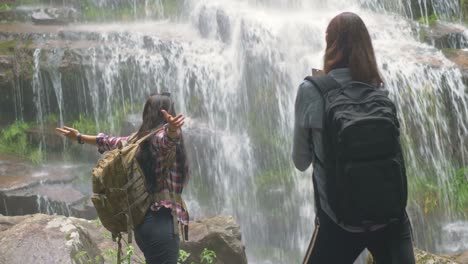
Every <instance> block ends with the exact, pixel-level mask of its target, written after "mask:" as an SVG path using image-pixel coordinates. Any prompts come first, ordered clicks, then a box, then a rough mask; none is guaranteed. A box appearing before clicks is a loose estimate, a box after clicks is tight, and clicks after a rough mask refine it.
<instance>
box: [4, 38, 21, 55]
mask: <svg viewBox="0 0 468 264" xmlns="http://www.w3.org/2000/svg"><path fill="white" fill-rule="evenodd" d="M17 42H18V41H17V40H16V39H12V40H6V41H2V42H0V55H8V54H12V53H13V52H14V51H15V47H16V45H17Z"/></svg>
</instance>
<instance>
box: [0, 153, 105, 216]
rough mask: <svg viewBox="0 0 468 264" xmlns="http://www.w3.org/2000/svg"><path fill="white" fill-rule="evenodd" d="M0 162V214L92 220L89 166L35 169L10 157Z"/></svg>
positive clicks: (57, 166) (93, 212) (3, 158)
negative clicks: (50, 215) (53, 215)
mask: <svg viewBox="0 0 468 264" xmlns="http://www.w3.org/2000/svg"><path fill="white" fill-rule="evenodd" d="M0 159H1V160H0V214H3V215H25V214H34V213H46V214H60V215H66V216H77V217H83V218H87V219H94V218H95V217H96V212H95V210H94V207H93V206H92V204H91V203H90V201H89V196H90V194H91V176H90V175H91V174H90V168H91V166H92V165H89V164H88V165H54V164H50V165H43V166H38V167H35V166H33V165H30V164H27V163H24V162H22V161H19V160H15V159H11V158H5V157H0Z"/></svg>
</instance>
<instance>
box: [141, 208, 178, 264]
mask: <svg viewBox="0 0 468 264" xmlns="http://www.w3.org/2000/svg"><path fill="white" fill-rule="evenodd" d="M135 240H136V243H137V245H138V247H139V248H140V249H141V251H143V254H144V255H145V259H146V263H147V264H177V259H178V258H179V243H180V241H179V237H178V236H176V235H174V223H173V221H172V215H171V210H170V209H167V208H165V207H161V209H159V211H157V212H154V211H151V210H148V212H147V213H146V216H145V220H144V221H143V223H141V224H140V225H139V226H137V227H136V228H135Z"/></svg>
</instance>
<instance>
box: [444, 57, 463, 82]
mask: <svg viewBox="0 0 468 264" xmlns="http://www.w3.org/2000/svg"><path fill="white" fill-rule="evenodd" d="M443 53H444V55H445V56H446V57H447V58H448V59H449V60H451V61H452V62H454V63H455V64H456V65H457V66H458V67H459V68H460V71H461V72H462V74H463V82H464V83H465V86H467V87H468V51H467V50H456V49H444V50H443Z"/></svg>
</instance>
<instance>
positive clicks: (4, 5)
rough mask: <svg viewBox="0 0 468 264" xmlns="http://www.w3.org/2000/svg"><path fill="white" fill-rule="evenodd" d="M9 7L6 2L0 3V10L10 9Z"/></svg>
mask: <svg viewBox="0 0 468 264" xmlns="http://www.w3.org/2000/svg"><path fill="white" fill-rule="evenodd" d="M10 10H11V7H10V6H9V5H8V4H3V5H0V11H10Z"/></svg>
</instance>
